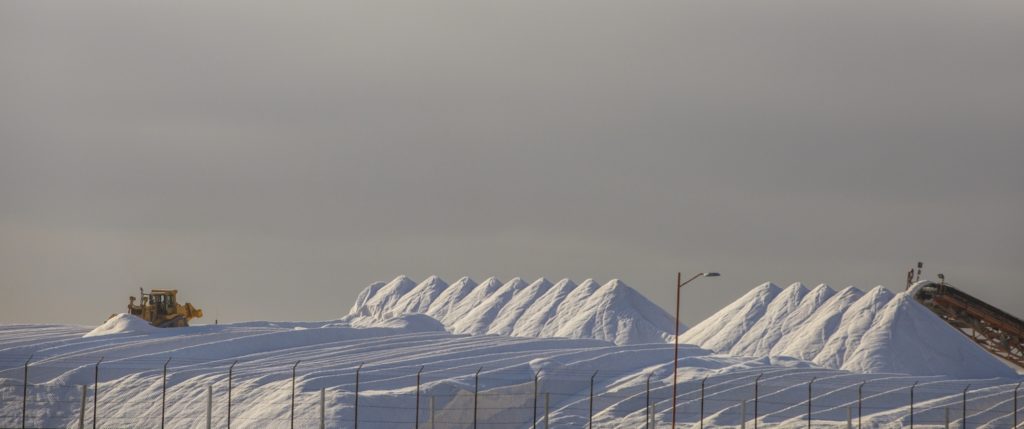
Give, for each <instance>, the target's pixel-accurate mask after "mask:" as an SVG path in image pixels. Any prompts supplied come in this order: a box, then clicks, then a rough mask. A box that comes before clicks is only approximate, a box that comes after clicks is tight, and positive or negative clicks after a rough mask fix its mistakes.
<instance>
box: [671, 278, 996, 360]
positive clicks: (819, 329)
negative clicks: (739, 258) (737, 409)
mask: <svg viewBox="0 0 1024 429" xmlns="http://www.w3.org/2000/svg"><path fill="white" fill-rule="evenodd" d="M804 290H805V289H804V286H803V285H802V284H799V283H796V284H793V285H791V286H790V287H788V288H787V289H785V290H783V291H781V292H779V291H778V287H776V286H774V285H773V284H771V283H765V284H763V285H761V286H758V287H756V288H754V289H753V290H751V291H750V292H748V293H747V294H745V295H744V296H743V297H741V298H740V299H738V300H736V301H734V302H733V303H731V304H729V305H728V306H726V307H725V308H723V309H722V310H720V311H719V312H717V313H715V314H714V315H712V316H711V317H708V318H707V319H705V320H704V321H702V322H701V323H698V324H697V325H695V326H694V327H693V328H692V329H690V330H688V331H686V332H685V333H683V334H682V335H681V336H680V341H681V342H683V343H687V344H695V345H698V346H701V347H702V348H705V349H709V350H713V351H715V352H718V353H723V354H729V355H739V356H789V357H796V358H799V359H803V360H807V361H811V362H814V363H815V364H817V365H821V366H823V367H828V368H836V369H842V370H848V371H854V372H860V373H903V374H912V375H944V376H951V377H963V378H969V377H1011V376H1013V375H1014V374H1015V371H1014V370H1012V369H1011V368H1009V367H1008V366H1006V364H1004V363H1003V362H1002V361H1000V360H999V359H997V358H996V357H994V356H992V355H991V354H989V353H987V352H986V351H984V350H983V349H982V348H981V347H979V346H978V345H977V344H975V343H974V342H973V341H971V340H970V339H968V338H967V337H966V336H964V335H963V334H961V333H960V332H959V331H957V330H956V329H954V328H953V327H951V326H949V325H948V324H946V322H944V321H943V320H942V319H940V318H939V317H938V316H936V315H935V314H933V313H932V312H931V311H929V310H928V309H927V308H925V307H924V306H922V305H921V304H919V303H918V302H917V301H914V299H913V298H911V295H910V293H911V292H912V291H913V290H914V289H913V288H911V292H901V293H898V294H893V293H891V292H889V291H888V290H886V289H885V288H884V287H882V286H878V287H876V288H874V289H872V290H871V291H870V292H868V293H866V294H865V293H863V292H862V291H860V290H859V289H857V288H855V287H852V286H851V287H848V288H846V289H843V290H842V291H840V292H838V293H837V292H835V291H834V290H833V289H832V288H830V287H829V286H828V285H824V284H822V285H819V286H817V287H815V288H814V289H813V290H811V291H809V292H806V293H804V292H803V291H804ZM797 301H799V303H797Z"/></svg>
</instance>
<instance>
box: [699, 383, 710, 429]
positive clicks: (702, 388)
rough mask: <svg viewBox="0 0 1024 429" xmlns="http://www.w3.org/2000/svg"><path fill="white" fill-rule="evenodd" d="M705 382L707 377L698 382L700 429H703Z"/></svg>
mask: <svg viewBox="0 0 1024 429" xmlns="http://www.w3.org/2000/svg"><path fill="white" fill-rule="evenodd" d="M707 381H708V376H705V377H704V379H703V380H701V381H700V429H704V383H706V382H707Z"/></svg>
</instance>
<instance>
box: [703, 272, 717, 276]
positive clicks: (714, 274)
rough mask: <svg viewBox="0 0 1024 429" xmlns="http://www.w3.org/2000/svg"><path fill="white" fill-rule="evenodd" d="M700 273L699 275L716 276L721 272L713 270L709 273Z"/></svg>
mask: <svg viewBox="0 0 1024 429" xmlns="http://www.w3.org/2000/svg"><path fill="white" fill-rule="evenodd" d="M700 275H701V277H718V276H720V275H721V274H718V273H715V272H711V273H700Z"/></svg>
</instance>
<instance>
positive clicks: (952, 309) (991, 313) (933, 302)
mask: <svg viewBox="0 0 1024 429" xmlns="http://www.w3.org/2000/svg"><path fill="white" fill-rule="evenodd" d="M919 275H920V274H919ZM939 279H941V282H940V283H932V282H929V283H926V284H923V285H921V286H920V287H918V288H917V290H916V291H915V292H914V300H916V301H917V302H920V303H921V304H923V305H924V306H925V307H927V308H928V309H929V310H931V311H932V312H933V313H935V314H936V315H938V316H939V317H941V318H942V320H945V321H946V323H949V324H950V325H951V326H953V327H954V328H956V329H958V330H960V332H963V333H964V335H967V337H969V338H970V339H971V340H973V341H974V342H976V343H978V345H980V346H981V347H982V348H984V349H985V350H988V352H989V353H992V354H994V355H996V356H999V357H1000V358H1002V359H1004V360H1006V361H1009V362H1012V363H1014V364H1015V365H1017V366H1019V367H1022V368H1024V321H1021V320H1020V319H1018V318H1016V317H1014V316H1012V315H1010V314H1009V313H1006V312H1004V311H1002V310H1000V309H998V308H996V307H995V306H993V305H991V304H988V303H986V302H984V301H982V300H980V299H978V298H975V297H973V296H971V295H969V294H967V293H966V292H964V291H961V290H960V289H957V288H954V287H953V286H950V285H949V284H948V283H946V281H945V278H944V277H943V275H942V274H939Z"/></svg>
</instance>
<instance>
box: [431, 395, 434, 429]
mask: <svg viewBox="0 0 1024 429" xmlns="http://www.w3.org/2000/svg"><path fill="white" fill-rule="evenodd" d="M434 410H435V408H434V395H430V429H434V414H435V412H434Z"/></svg>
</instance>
